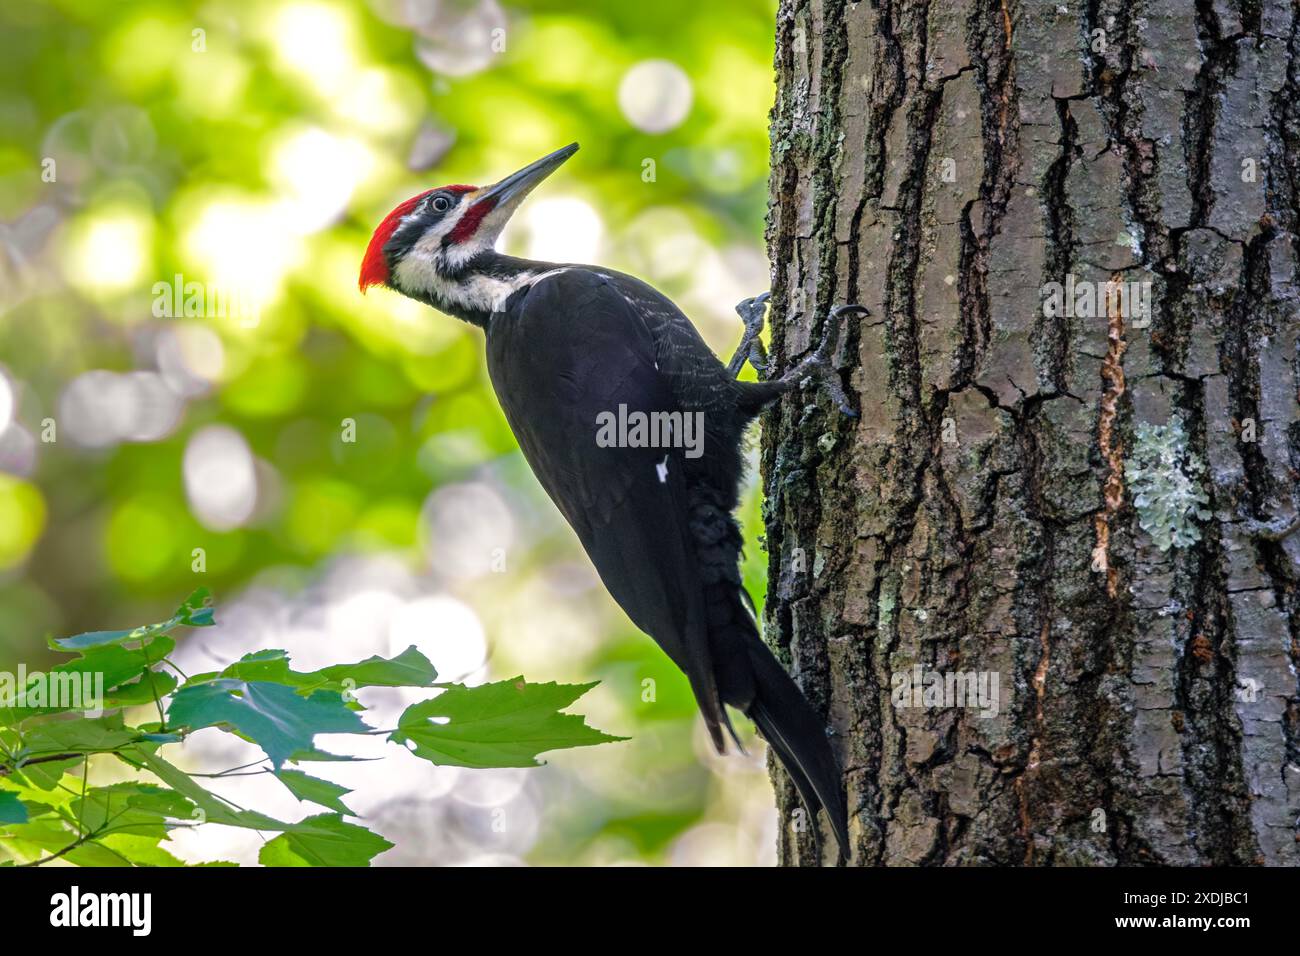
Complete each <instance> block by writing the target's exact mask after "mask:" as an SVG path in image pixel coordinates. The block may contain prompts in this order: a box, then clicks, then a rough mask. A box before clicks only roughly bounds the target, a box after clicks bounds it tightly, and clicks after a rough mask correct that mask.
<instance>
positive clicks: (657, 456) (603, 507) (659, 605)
mask: <svg viewBox="0 0 1300 956" xmlns="http://www.w3.org/2000/svg"><path fill="white" fill-rule="evenodd" d="M577 149H578V145H577V144H576V143H574V144H572V145H570V146H566V147H564V148H563V149H560V150H557V151H555V152H554V153H551V154H550V155H549V156H546V157H544V158H542V159H539V160H538V161H537V162H535V163H532V164H531V165H529V166H526V167H524V168H523V169H521V170H519V172H517V173H514V174H513V175H511V176H507V177H506V178H505V179H503V180H501V181H500V182H499V183H497V184H496V185H494V186H488V187H485V188H482V189H479V188H477V187H474V186H443V187H442V188H440V189H430V190H428V191H427V192H423V193H421V194H420V195H418V196H415V197H413V198H411V199H408V200H407V201H406V202H404V203H402V204H401V205H399V206H398V207H397V208H396V209H394V210H393V211H392V212H391V213H389V214H388V216H387V217H385V218H384V220H383V222H381V223H380V224H379V227H378V228H377V229H376V230H375V233H374V236H373V237H372V238H371V240H370V245H369V247H368V248H367V249H366V255H365V259H364V261H363V263H362V266H361V278H360V286H361V290H362V291H363V292H364V291H365V290H366V289H367V288H368V287H370V286H373V285H383V286H387V287H389V288H391V289H394V290H395V291H397V292H400V293H402V294H403V295H406V296H409V297H410V298H412V299H416V300H418V301H420V302H424V303H426V304H428V305H430V306H432V307H433V308H435V309H437V310H439V311H440V312H445V313H447V314H449V315H452V316H455V317H457V318H460V319H463V320H465V321H466V322H470V323H472V324H474V325H476V326H478V327H479V328H481V329H483V330H484V331H485V333H486V336H487V365H488V373H489V375H490V377H491V380H492V386H493V388H494V389H495V390H496V394H497V398H498V400H499V401H500V402H501V407H502V409H503V410H504V412H505V416H506V420H507V421H508V422H509V423H510V427H511V429H512V430H513V431H514V434H515V437H516V438H517V439H518V441H519V446H520V448H521V449H522V450H523V453H524V457H525V458H527V460H528V463H529V464H530V465H531V466H532V469H533V472H534V474H536V476H537V478H538V480H539V481H540V482H541V484H542V487H543V488H545V489H546V492H547V494H549V495H550V497H551V500H552V501H554V502H555V504H556V505H557V506H558V507H559V509H560V512H561V513H562V514H563V515H564V517H565V519H566V520H567V521H568V522H569V524H570V525H572V527H573V529H574V531H576V532H577V534H578V539H579V540H580V541H581V542H582V546H583V548H584V549H586V552H587V554H588V556H589V557H590V558H591V561H592V563H593V564H594V565H595V566H596V570H597V571H598V572H599V574H600V577H601V580H602V581H603V582H604V584H605V586H606V588H608V589H609V592H610V594H611V595H612V596H613V597H614V600H615V601H617V602H618V603H619V605H620V606H621V607H622V608H623V610H624V611H626V612H627V615H628V617H630V618H631V619H632V621H633V622H634V623H635V624H636V625H637V627H639V628H640V629H641V630H643V631H645V632H646V633H647V634H649V635H650V636H651V637H653V638H654V639H655V640H656V641H657V642H658V643H659V646H660V647H662V648H663V649H664V651H665V652H667V654H668V656H669V657H670V658H672V660H673V662H674V663H676V664H677V666H678V667H680V668H681V669H682V670H683V671H684V672H685V673H686V676H687V678H688V679H689V680H690V684H691V689H692V690H693V691H694V693H695V698H696V700H697V701H698V703H699V706H700V710H701V712H702V713H703V716H704V721H705V723H706V724H707V726H708V730H709V734H710V736H711V738H712V740H713V744H714V746H715V747H716V748H717V750H718V751H719V752H720V753H721V752H725V749H726V746H725V742H724V739H723V734H722V731H723V728H726V730H727V731H728V732H729V733H730V734H731V736H732V738H733V739H736V737H735V731H734V729H733V728H732V726H731V722H730V720H729V719H728V716H727V712H726V709H725V707H724V705H726V704H730V705H731V706H733V707H736V708H738V709H739V710H741V711H743V712H744V713H745V714H747V715H748V716H749V717H751V718H752V719H753V720H754V722H755V723H756V724H757V725H758V728H759V730H760V732H761V733H762V734H763V736H764V737H765V738H766V739H767V741H768V743H769V744H770V745H771V746H772V748H773V749H774V750H775V751H776V753H777V755H778V757H779V758H780V760H781V763H782V764H783V765H784V767H785V769H786V772H787V773H789V774H790V776H791V778H792V779H793V780H794V783H795V786H796V787H797V788H798V790H799V793H800V795H801V796H802V798H803V800H804V803H805V804H806V805H807V807H808V810H809V812H810V813H811V814H812V816H813V818H814V819H815V817H816V813H817V810H818V808H819V807H820V808H824V809H825V810H826V814H827V817H828V818H829V822H830V826H831V830H832V832H833V833H834V835H835V839H836V842H837V843H838V844H839V846H840V850H841V853H844V852H847V849H848V845H849V843H848V815H847V811H846V805H845V799H844V789H843V783H842V780H841V776H840V770H839V767H838V765H837V764H836V761H835V757H834V755H833V754H832V752H831V748H830V746H829V744H828V742H827V739H826V727H825V724H824V723H823V721H822V719H821V718H820V717H818V716H817V714H816V713H815V712H814V711H813V709H812V707H811V706H810V705H809V704H808V702H807V700H806V699H805V698H804V696H803V694H802V692H801V691H800V690H799V687H798V686H797V685H796V684H795V682H794V681H793V680H792V679H791V678H790V676H789V675H788V674H786V672H785V670H784V669H783V668H782V667H781V665H780V663H779V662H778V661H777V659H776V657H775V656H773V654H772V652H771V651H770V650H769V649H768V647H767V645H765V644H764V643H763V641H762V639H761V638H760V637H759V633H758V627H757V624H756V621H755V617H754V611H753V605H752V603H751V601H750V599H749V596H748V594H747V593H746V592H745V590H744V588H743V587H742V585H741V579H740V568H739V559H740V553H741V535H740V528H739V526H738V525H737V523H736V520H735V518H734V517H733V515H732V512H733V511H734V510H735V508H736V505H737V503H738V501H739V493H740V485H741V478H742V470H743V462H742V455H741V444H742V441H743V437H744V433H745V429H746V426H747V425H748V424H749V423H750V421H751V420H753V418H754V417H755V416H756V415H757V414H758V413H759V412H760V411H761V410H762V409H763V407H764V406H766V405H768V404H769V403H770V402H772V401H773V400H775V399H776V398H777V397H778V396H780V395H781V394H783V393H785V392H787V391H789V390H790V389H792V388H794V387H796V386H797V385H798V384H799V383H800V382H802V381H803V380H804V379H807V378H817V379H821V380H823V381H824V383H825V384H826V386H827V387H828V388H829V390H830V392H831V395H832V396H833V397H834V398H835V400H836V402H837V404H838V405H839V406H840V408H841V409H842V410H843V411H845V412H846V413H848V414H853V413H852V410H851V409H849V408H848V406H847V404H846V401H845V397H844V394H843V392H842V390H841V389H840V387H839V381H838V378H837V377H836V375H835V373H834V372H833V370H832V369H831V365H830V361H829V358H830V352H831V349H832V348H833V347H834V343H835V339H836V330H837V327H838V321H839V316H840V315H841V314H844V313H854V312H856V313H858V314H865V312H866V310H865V309H862V308H861V307H859V306H843V307H841V308H839V309H836V310H834V311H833V312H832V314H831V316H830V318H829V321H828V322H827V329H826V332H825V334H824V336H823V338H822V340H821V343H820V345H819V346H818V347H817V348H816V349H815V350H813V352H812V354H811V355H809V356H808V357H807V358H805V359H804V360H803V362H801V363H800V364H799V365H798V366H796V367H795V369H793V370H792V371H791V372H789V373H787V374H786V375H784V376H782V377H780V378H775V379H768V380H765V381H758V382H741V381H738V380H737V379H736V375H737V374H738V373H739V371H740V369H741V368H742V366H743V365H744V363H745V361H746V360H747V359H748V360H749V361H750V362H751V364H753V365H754V367H755V368H756V369H757V370H758V371H759V374H760V376H763V377H764V378H766V356H765V352H764V350H763V347H762V344H761V342H760V341H759V340H758V338H757V336H758V333H759V332H760V331H761V329H762V323H763V312H764V309H765V303H766V300H767V295H766V293H764V294H763V295H761V296H758V297H756V298H754V299H749V300H746V301H745V302H743V303H741V304H740V305H739V306H737V307H736V308H737V311H738V312H739V313H740V315H741V317H742V318H743V319H744V320H745V334H744V337H743V338H742V340H741V344H740V347H739V348H738V349H737V351H736V354H735V356H734V357H733V358H732V360H731V363H730V364H729V365H723V364H722V362H721V361H719V360H718V358H717V357H716V356H715V355H714V354H713V352H712V351H710V350H709V347H708V346H707V345H706V344H705V342H704V340H703V339H702V338H701V337H700V334H699V332H697V331H696V329H695V327H694V326H693V325H692V324H691V322H690V320H689V319H687V318H686V316H685V315H683V314H682V312H681V310H679V309H678V308H677V307H676V306H675V305H673V303H672V302H670V301H669V300H668V299H667V298H666V297H664V296H663V295H661V294H660V293H659V292H657V291H656V290H655V289H653V288H651V287H650V286H649V285H647V284H646V283H644V282H642V281H640V280H639V279H635V278H633V277H632V276H629V275H624V274H621V273H618V272H614V271H613V270H610V269H603V268H600V267H598V266H590V265H574V264H557V263H553V262H534V261H531V260H528V259H519V258H515V257H513V256H507V255H503V254H501V253H499V252H497V251H495V249H494V245H495V242H496V239H497V237H498V236H499V235H500V233H501V230H502V229H503V228H504V226H505V224H506V222H507V220H508V219H509V218H510V216H511V214H512V213H513V212H514V211H515V209H516V208H518V206H519V204H520V202H521V201H522V200H523V199H524V197H525V196H527V195H528V193H529V192H530V191H531V190H532V189H533V188H534V187H535V186H536V185H537V184H538V183H539V182H541V180H542V179H544V178H545V177H546V176H548V175H549V174H550V173H551V172H553V171H554V170H555V169H557V168H558V167H559V166H560V165H561V164H562V163H563V162H564V161H565V160H566V159H568V158H569V157H570V156H572V155H573V154H574V153H575V152H577ZM623 407H625V409H626V411H627V414H628V415H629V416H631V415H632V414H634V413H637V412H640V413H642V414H643V415H644V416H646V418H645V419H642V420H643V421H644V420H647V419H649V417H650V416H652V415H654V414H656V413H659V414H666V415H668V416H669V417H668V418H666V419H661V420H664V421H668V422H672V423H680V422H682V421H684V419H683V418H681V417H678V418H676V419H674V418H672V417H671V416H672V413H681V414H692V415H699V414H702V421H703V442H704V444H703V454H700V453H699V452H698V451H697V453H696V454H695V455H691V454H687V453H684V449H683V448H681V447H672V445H674V444H678V443H677V442H664V441H660V443H659V447H602V444H601V443H599V442H598V441H597V425H598V422H599V421H600V420H601V416H602V415H610V414H612V413H614V412H620V413H622V411H623ZM694 420H696V421H698V420H699V418H696V419H694ZM679 427H680V426H679ZM661 437H662V436H661ZM625 444H627V445H630V444H632V442H631V441H628V442H626V443H625ZM638 444H641V443H640V442H638ZM665 445H667V446H668V447H664V446H665ZM736 742H737V746H738V747H739V745H740V744H739V741H738V740H737V741H736ZM813 832H814V834H815V832H816V831H815V829H814V831H813Z"/></svg>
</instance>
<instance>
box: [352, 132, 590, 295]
mask: <svg viewBox="0 0 1300 956" xmlns="http://www.w3.org/2000/svg"><path fill="white" fill-rule="evenodd" d="M577 151H578V144H577V143H570V144H569V145H568V146H565V147H564V148H562V149H557V150H556V151H555V152H553V153H550V154H548V155H546V156H543V157H542V158H541V159H539V160H537V161H536V162H533V163H529V164H528V165H527V166H525V167H524V168H523V169H520V170H518V171H517V172H514V173H511V174H510V175H509V176H507V177H506V178H505V179H502V180H500V181H499V182H497V183H494V184H493V185H491V186H484V187H483V188H482V189H480V188H479V187H477V186H442V187H439V188H438V189H428V190H425V191H424V192H422V193H420V194H419V195H418V196H412V197H411V198H410V199H408V200H406V202H404V203H402V204H400V205H399V206H398V207H397V208H396V209H394V210H393V211H392V212H390V213H389V214H388V215H387V216H385V217H384V221H383V222H381V223H380V224H379V227H378V228H377V229H376V230H375V233H374V235H373V236H371V237H370V244H369V245H368V246H367V247H366V254H365V257H364V258H363V259H362V260H361V277H360V279H359V280H358V281H357V284H358V286H360V288H361V291H362V292H365V291H366V289H368V288H369V287H370V286H372V285H386V286H389V287H390V288H393V289H396V290H397V291H398V292H401V293H403V294H405V295H408V296H411V297H412V298H416V299H418V300H420V301H422V302H425V301H429V299H430V296H431V294H432V292H433V290H434V288H435V287H436V288H437V290H438V295H439V296H441V297H442V299H446V300H447V301H448V302H457V301H463V300H465V301H467V300H468V299H475V301H477V299H476V297H481V292H482V289H481V287H479V286H476V285H475V284H474V281H473V280H474V277H473V276H472V275H468V276H467V273H466V267H467V264H468V263H470V262H473V261H475V259H476V258H479V257H484V256H486V255H487V254H489V253H491V252H492V250H493V246H494V244H495V242H496V241H497V239H498V238H499V237H500V235H501V231H502V230H503V229H504V228H505V225H506V223H507V222H508V221H509V219H510V217H511V215H512V214H513V213H514V211H515V210H516V209H517V208H518V207H519V204H520V203H521V202H523V200H524V198H525V197H526V196H527V195H528V194H529V193H530V192H531V191H532V190H533V188H534V187H535V186H537V184H538V183H540V182H541V181H542V180H543V179H545V178H546V177H547V176H549V175H550V174H551V173H553V172H554V171H555V170H556V169H558V168H559V167H560V165H561V164H562V163H563V162H564V161H565V160H566V159H568V158H569V157H570V156H572V155H573V154H574V153H576V152H577ZM459 286H465V288H459ZM442 299H439V301H442Z"/></svg>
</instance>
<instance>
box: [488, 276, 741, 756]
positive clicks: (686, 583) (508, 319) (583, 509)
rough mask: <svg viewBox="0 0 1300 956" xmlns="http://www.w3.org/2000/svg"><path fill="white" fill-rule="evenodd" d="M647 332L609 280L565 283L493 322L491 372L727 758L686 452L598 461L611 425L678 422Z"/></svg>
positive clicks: (527, 297)
mask: <svg viewBox="0 0 1300 956" xmlns="http://www.w3.org/2000/svg"><path fill="white" fill-rule="evenodd" d="M656 359H657V356H656V350H655V341H654V338H653V336H652V334H651V332H650V330H649V329H648V328H647V326H646V323H645V321H644V320H643V318H642V317H641V316H640V315H638V313H637V311H636V309H635V308H634V307H633V305H632V304H631V303H630V302H629V301H628V299H627V297H625V296H624V295H622V294H621V293H620V292H619V291H618V290H617V289H616V288H615V287H614V285H613V284H612V283H611V282H610V280H609V279H608V278H607V277H606V276H604V275H601V274H599V273H596V272H594V271H589V270H585V269H580V268H572V269H566V270H563V271H559V272H557V273H555V274H553V275H551V276H548V277H546V278H543V279H542V280H540V281H538V282H537V283H535V284H534V285H533V286H532V287H531V288H530V289H529V290H528V291H527V292H526V293H523V294H520V295H518V296H516V297H515V298H514V299H512V300H511V302H510V303H509V304H508V305H507V308H506V310H505V311H503V312H501V313H498V314H496V315H494V316H493V318H492V322H491V324H490V325H489V329H488V368H489V372H490V374H491V377H492V384H493V387H494V388H495V389H496V392H497V396H498V398H499V400H500V402H501V406H502V408H503V410H504V411H505V415H506V419H507V421H508V422H509V423H510V427H511V429H512V430H513V431H514V434H515V437H516V438H517V439H518V441H519V445H520V448H521V449H522V450H523V452H524V456H525V457H526V458H527V459H528V462H529V464H530V465H531V466H532V469H533V472H534V474H536V476H537V479H538V480H539V481H540V482H541V485H542V487H543V488H544V489H545V490H546V492H547V494H548V495H550V497H551V500H552V501H554V502H555V504H556V505H557V507H559V509H560V512H561V513H562V514H563V515H564V517H565V518H566V519H567V520H568V522H569V524H570V525H572V527H573V529H574V530H575V531H576V532H577V534H578V538H579V540H580V541H581V542H582V545H583V547H584V548H585V549H586V551H587V554H588V555H589V556H590V558H591V560H592V563H593V564H594V565H595V566H596V570H597V572H598V573H599V574H600V577H601V580H602V581H603V582H604V584H605V586H606V587H607V588H608V589H609V592H610V594H611V595H613V597H614V599H615V600H616V601H617V602H618V603H619V605H620V606H621V607H622V608H623V610H624V611H626V612H627V614H628V616H629V617H630V618H631V619H632V621H633V622H634V623H635V624H636V625H637V626H638V627H639V628H641V629H642V630H643V631H645V632H646V633H648V634H650V636H651V637H653V638H654V639H655V640H656V641H657V642H658V643H659V645H660V646H661V647H663V649H664V650H665V651H666V652H667V653H668V655H669V657H671V658H672V659H673V661H674V662H675V663H676V664H677V665H678V666H679V667H680V668H681V669H682V670H683V671H684V672H685V673H686V675H687V678H688V679H689V680H690V682H691V687H692V690H694V692H695V695H696V698H697V700H698V701H699V704H700V709H701V711H702V712H703V714H704V717H705V722H706V723H707V724H708V726H709V730H710V733H711V734H712V735H713V737H714V743H715V745H717V746H718V747H719V748H720V749H721V745H722V732H721V728H723V727H726V728H727V729H728V730H730V724H729V722H728V721H727V717H726V713H725V710H724V709H723V707H722V703H721V700H720V696H719V692H718V688H717V682H716V677H715V669H714V662H713V661H712V660H711V654H710V648H709V640H708V622H707V620H706V609H705V607H704V596H703V589H702V587H701V584H700V579H699V573H698V569H697V559H696V555H695V552H694V548H693V546H692V542H691V536H690V529H689V527H688V518H689V509H688V503H687V497H688V481H689V473H688V469H689V468H690V462H689V460H688V459H687V458H686V457H685V455H684V454H683V449H682V448H680V447H675V448H674V447H668V448H665V447H601V445H600V444H599V443H598V440H597V435H598V431H599V428H600V425H601V421H602V416H609V415H612V416H614V418H615V420H617V419H618V417H619V415H620V407H622V409H623V410H624V412H625V414H626V415H627V416H629V420H630V417H631V416H633V415H634V413H638V412H640V413H644V414H646V415H650V414H652V413H670V414H671V413H681V411H682V409H681V406H680V403H679V402H678V400H677V398H676V396H675V395H674V392H673V388H672V384H671V382H670V381H669V380H668V378H667V377H666V375H665V374H664V373H663V372H661V371H660V369H659V366H658V364H657V362H656Z"/></svg>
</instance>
